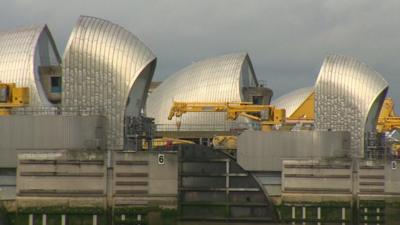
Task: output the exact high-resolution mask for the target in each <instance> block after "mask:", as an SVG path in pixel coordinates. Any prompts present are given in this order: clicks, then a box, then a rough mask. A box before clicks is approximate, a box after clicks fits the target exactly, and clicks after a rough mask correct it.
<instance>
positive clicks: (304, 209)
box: [301, 206, 306, 225]
mask: <svg viewBox="0 0 400 225" xmlns="http://www.w3.org/2000/svg"><path fill="white" fill-rule="evenodd" d="M301 214H302V218H303V223H302V224H303V225H306V221H305V220H306V207H305V206H303V208H302V213H301Z"/></svg>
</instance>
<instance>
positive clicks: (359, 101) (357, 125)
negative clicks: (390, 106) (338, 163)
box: [315, 55, 388, 157]
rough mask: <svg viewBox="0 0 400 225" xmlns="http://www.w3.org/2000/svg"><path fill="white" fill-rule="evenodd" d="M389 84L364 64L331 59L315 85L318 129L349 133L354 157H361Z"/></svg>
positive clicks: (325, 62)
mask: <svg viewBox="0 0 400 225" xmlns="http://www.w3.org/2000/svg"><path fill="white" fill-rule="evenodd" d="M387 89H388V83H387V82H386V81H385V80H384V79H383V78H382V76H381V75H380V74H379V73H377V72H376V71H374V70H372V69H371V68H369V67H368V66H367V65H365V64H364V63H362V62H360V61H358V60H356V59H354V58H351V57H346V56H340V55H330V56H328V57H327V58H326V59H325V60H324V63H323V65H322V67H321V70H320V72H319V75H318V78H317V81H316V84H315V126H316V129H319V130H332V131H350V133H351V149H352V155H353V156H355V157H362V156H363V152H364V151H363V150H364V133H365V132H368V131H369V130H368V129H370V130H372V129H374V127H375V124H376V118H377V116H378V114H377V113H379V110H377V109H380V105H379V104H382V102H383V100H384V98H385V95H386V92H387Z"/></svg>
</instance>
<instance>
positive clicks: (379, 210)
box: [376, 208, 381, 225]
mask: <svg viewBox="0 0 400 225" xmlns="http://www.w3.org/2000/svg"><path fill="white" fill-rule="evenodd" d="M380 212H381V209H380V208H376V214H377V215H376V221H377V224H376V225H379V222H378V221H380V220H381V217H380V216H379V213H380Z"/></svg>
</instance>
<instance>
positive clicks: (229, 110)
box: [168, 102, 286, 131]
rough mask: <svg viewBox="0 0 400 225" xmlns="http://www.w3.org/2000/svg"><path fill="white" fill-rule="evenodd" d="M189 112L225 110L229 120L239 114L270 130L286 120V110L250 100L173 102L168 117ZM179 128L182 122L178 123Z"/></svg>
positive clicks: (265, 129)
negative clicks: (250, 101) (256, 103)
mask: <svg viewBox="0 0 400 225" xmlns="http://www.w3.org/2000/svg"><path fill="white" fill-rule="evenodd" d="M187 112H225V113H226V116H227V119H228V120H236V119H237V118H238V117H239V116H243V117H246V118H248V119H251V120H253V121H258V122H259V123H260V125H261V130H263V131H270V130H271V127H272V126H273V125H281V124H283V123H284V122H285V117H286V116H285V110H284V109H278V108H275V107H274V106H272V105H255V104H253V103H249V102H173V105H172V107H171V110H170V112H169V115H168V119H169V120H171V119H172V118H173V117H174V116H175V117H177V118H179V117H181V116H182V115H183V114H184V113H187ZM177 126H178V128H179V127H180V123H177Z"/></svg>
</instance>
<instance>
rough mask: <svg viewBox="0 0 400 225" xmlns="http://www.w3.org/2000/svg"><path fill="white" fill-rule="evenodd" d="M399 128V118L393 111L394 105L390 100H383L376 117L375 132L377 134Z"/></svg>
mask: <svg viewBox="0 0 400 225" xmlns="http://www.w3.org/2000/svg"><path fill="white" fill-rule="evenodd" d="M399 128H400V117H398V116H397V115H396V113H395V111H394V103H393V100H392V99H391V98H387V99H385V101H384V102H383V105H382V108H381V112H380V114H379V117H378V123H377V125H376V130H377V131H378V132H379V133H383V132H390V131H392V130H395V129H399Z"/></svg>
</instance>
